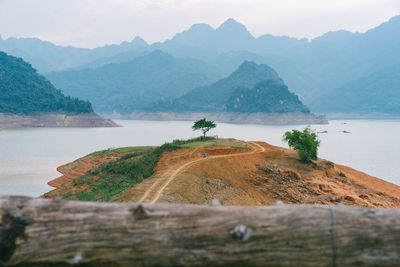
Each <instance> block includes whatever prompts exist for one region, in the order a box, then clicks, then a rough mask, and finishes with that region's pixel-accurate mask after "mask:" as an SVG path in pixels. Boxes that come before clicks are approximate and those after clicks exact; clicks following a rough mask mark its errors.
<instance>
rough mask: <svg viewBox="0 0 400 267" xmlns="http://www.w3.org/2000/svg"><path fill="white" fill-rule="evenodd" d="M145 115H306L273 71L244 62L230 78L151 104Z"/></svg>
mask: <svg viewBox="0 0 400 267" xmlns="http://www.w3.org/2000/svg"><path fill="white" fill-rule="evenodd" d="M147 111H152V112H154V111H164V112H208V113H210V112H245V113H255V112H264V113H288V112H303V113H308V112H309V110H308V108H307V107H305V106H304V105H303V104H302V103H301V101H300V100H299V98H298V97H297V96H296V95H294V94H293V93H290V92H289V90H288V88H287V86H285V84H284V82H283V81H282V79H281V78H280V77H279V75H278V73H276V71H275V70H273V69H272V68H270V67H269V66H267V65H265V64H261V65H258V64H256V63H254V62H249V61H245V62H243V63H242V64H241V65H240V66H239V68H238V69H237V70H236V71H234V72H233V73H232V74H231V75H229V76H228V77H226V78H223V79H221V80H219V81H217V82H215V83H212V84H210V85H208V86H202V87H199V88H196V89H193V90H191V91H189V92H188V93H186V94H185V95H183V96H181V97H179V98H177V99H175V100H173V101H168V102H165V101H164V102H159V103H155V104H153V105H152V106H150V107H149V108H147Z"/></svg>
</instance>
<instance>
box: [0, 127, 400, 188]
mask: <svg viewBox="0 0 400 267" xmlns="http://www.w3.org/2000/svg"><path fill="white" fill-rule="evenodd" d="M116 122H117V123H119V124H120V125H123V126H124V127H118V128H30V129H8V130H1V131H0V195H10V194H12V195H15V194H18V195H27V196H39V195H41V194H43V193H45V192H47V191H49V190H51V189H52V188H51V187H50V186H48V185H47V182H48V181H50V180H52V179H54V178H56V177H58V176H60V173H58V172H57V171H56V168H57V167H58V166H60V165H63V164H65V163H68V162H71V161H73V160H75V159H77V158H79V157H82V156H85V155H87V154H89V153H91V152H93V151H97V150H102V149H107V148H112V147H121V146H142V145H160V144H162V143H164V142H168V141H172V140H173V139H187V138H193V137H196V136H199V135H200V133H199V132H193V131H192V129H191V126H192V124H193V123H192V122H182V121H170V122H165V121H128V120H120V121H116ZM305 126H306V125H296V126H293V125H284V126H276V125H274V126H272V125H243V124H228V123H218V125H217V128H216V129H214V130H212V131H210V135H218V136H219V137H227V138H228V137H232V138H237V139H241V140H253V141H265V142H268V143H270V144H273V145H279V146H285V147H287V145H286V144H285V143H283V142H282V135H283V134H284V132H285V131H287V130H291V129H303V128H304V127H305ZM311 127H312V128H313V129H315V130H316V131H318V132H323V131H327V133H320V134H319V138H320V140H321V147H320V150H319V157H322V158H325V159H328V160H330V161H333V162H335V163H339V164H343V165H347V166H350V167H352V168H354V169H357V170H360V171H363V172H366V173H368V174H370V175H373V176H376V177H379V178H382V179H384V180H386V181H389V182H392V183H395V184H398V185H400V175H399V173H400V160H399V156H398V151H399V149H400V143H399V141H398V139H399V136H400V121H398V120H393V121H384V120H332V121H330V122H329V124H327V125H311ZM343 131H346V132H349V133H344V132H343Z"/></svg>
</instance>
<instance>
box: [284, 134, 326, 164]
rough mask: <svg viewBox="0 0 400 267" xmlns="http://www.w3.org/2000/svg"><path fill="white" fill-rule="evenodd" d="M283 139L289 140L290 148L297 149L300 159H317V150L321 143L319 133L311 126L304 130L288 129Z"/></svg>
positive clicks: (309, 160) (308, 160)
mask: <svg viewBox="0 0 400 267" xmlns="http://www.w3.org/2000/svg"><path fill="white" fill-rule="evenodd" d="M283 141H286V142H288V145H289V147H290V148H292V149H294V150H296V151H297V153H298V154H299V157H300V160H301V161H303V162H306V163H308V162H311V161H312V160H316V159H317V151H318V147H319V145H320V141H319V140H318V136H317V134H316V133H315V132H314V131H313V130H311V129H310V128H309V127H307V128H305V129H304V130H303V131H298V130H292V131H291V132H290V131H288V132H286V133H285V134H284V136H283Z"/></svg>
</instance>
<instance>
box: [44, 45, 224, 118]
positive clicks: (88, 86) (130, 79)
mask: <svg viewBox="0 0 400 267" xmlns="http://www.w3.org/2000/svg"><path fill="white" fill-rule="evenodd" d="M46 76H47V77H48V78H49V79H50V81H51V82H53V83H54V84H55V85H56V86H57V87H58V88H60V89H62V90H63V91H64V92H66V93H68V94H71V95H75V96H78V97H81V98H84V99H89V100H90V101H91V102H92V103H93V106H94V109H95V110H96V111H99V112H107V113H108V112H114V111H115V112H118V113H124V114H126V113H132V112H134V111H140V110H142V109H143V108H144V107H146V106H147V105H149V104H150V103H152V102H155V101H161V100H168V99H173V98H176V97H179V96H181V95H183V94H185V93H186V92H188V91H190V90H191V89H193V88H195V87H198V86H201V85H204V84H207V83H209V82H212V81H215V80H217V79H218V78H219V77H220V76H219V75H218V74H216V73H214V72H213V71H212V70H211V69H210V67H209V65H208V64H206V63H205V62H203V61H201V60H197V59H189V58H178V59H177V58H174V57H172V56H171V55H169V54H167V53H164V52H161V51H154V52H151V53H149V54H146V55H144V56H139V57H136V58H134V59H133V60H131V61H127V62H122V63H113V64H107V65H104V66H102V67H99V68H94V69H84V70H74V71H64V72H56V73H49V74H47V75H46Z"/></svg>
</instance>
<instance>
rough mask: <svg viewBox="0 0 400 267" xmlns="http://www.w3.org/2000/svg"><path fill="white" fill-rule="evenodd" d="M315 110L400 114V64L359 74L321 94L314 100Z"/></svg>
mask: <svg viewBox="0 0 400 267" xmlns="http://www.w3.org/2000/svg"><path fill="white" fill-rule="evenodd" d="M314 110H315V111H318V112H329V113H358V114H368V113H389V114H397V115H400V65H397V66H392V67H390V68H387V69H383V70H380V71H379V72H375V73H372V74H369V75H367V76H364V77H361V78H358V79H356V80H354V81H351V82H349V83H346V84H344V85H342V86H341V87H339V88H337V89H336V90H332V91H329V92H327V93H325V94H323V95H321V96H320V97H319V98H318V99H316V101H315V103H314Z"/></svg>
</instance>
